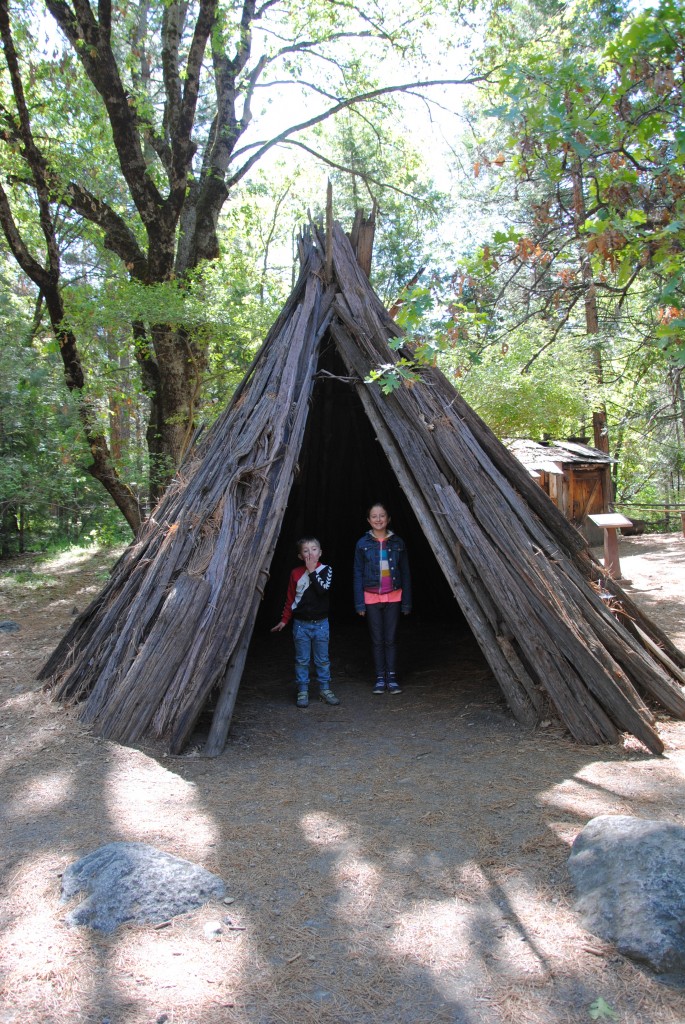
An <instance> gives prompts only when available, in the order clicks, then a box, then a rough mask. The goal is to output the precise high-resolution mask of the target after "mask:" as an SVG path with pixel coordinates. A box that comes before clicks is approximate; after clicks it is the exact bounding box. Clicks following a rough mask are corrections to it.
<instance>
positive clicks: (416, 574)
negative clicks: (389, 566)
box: [245, 344, 495, 701]
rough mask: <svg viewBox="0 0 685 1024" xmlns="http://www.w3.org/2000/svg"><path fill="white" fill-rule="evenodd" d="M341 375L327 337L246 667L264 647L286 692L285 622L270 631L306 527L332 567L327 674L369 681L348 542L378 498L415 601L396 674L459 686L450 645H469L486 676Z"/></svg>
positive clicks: (343, 684)
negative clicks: (435, 676) (281, 629)
mask: <svg viewBox="0 0 685 1024" xmlns="http://www.w3.org/2000/svg"><path fill="white" fill-rule="evenodd" d="M345 378H346V372H345V368H344V366H343V364H342V361H341V360H340V357H339V356H338V355H337V352H336V350H335V348H334V347H333V345H330V344H324V345H323V346H322V351H321V356H320V359H319V364H318V367H317V379H316V383H315V385H314V389H313V392H312V398H311V408H310V412H309V418H308V423H307V428H306V431H305V436H304V441H303V445H302V449H301V452H300V456H299V463H298V465H299V469H298V473H297V476H296V478H295V480H294V482H293V486H292V488H291V491H290V495H289V498H288V505H287V508H286V512H285V515H284V519H283V525H282V527H281V531H280V536H279V539H278V542H277V545H276V550H275V552H274V557H273V561H272V563H271V568H270V574H269V581H268V583H267V586H266V588H265V592H264V599H263V601H262V604H261V607H260V610H259V613H258V616H257V620H256V623H255V631H254V634H253V638H252V643H251V647H250V653H249V654H248V659H247V662H246V666H245V671H246V677H247V678H249V677H250V673H251V670H255V671H256V673H257V674H260V673H259V671H258V670H257V665H258V662H259V659H261V658H262V657H263V656H264V655H265V646H266V648H268V651H267V652H266V654H267V656H268V658H269V666H270V667H269V673H272V674H274V673H275V674H277V675H278V679H279V685H280V686H281V689H282V696H283V700H284V701H286V700H288V701H289V700H290V698H291V689H292V687H291V686H290V685H289V684H290V681H291V679H292V674H293V651H292V643H291V640H290V635H289V631H287V633H285V634H283V635H282V636H279V637H278V638H274V637H271V636H270V634H269V631H270V629H271V627H272V626H273V625H274V624H275V623H276V622H277V621H278V620H279V618H280V615H281V612H282V609H283V601H284V597H285V589H286V583H287V579H288V574H289V572H290V570H291V569H292V568H293V566H294V565H296V564H297V554H296V550H295V545H296V541H297V540H298V538H300V537H303V536H309V535H312V536H316V537H318V538H319V539H320V541H321V544H322V548H323V561H324V562H327V563H328V564H330V565H331V566H332V567H333V572H334V576H333V581H334V582H333V590H332V593H331V611H330V618H331V644H330V649H331V659H332V664H333V668H334V673H335V670H336V669H337V670H338V671H341V670H342V671H343V672H344V673H345V676H348V674H349V676H350V678H349V679H346V678H342V679H339V680H337V684H338V685H339V686H340V689H341V696H342V697H343V698H344V697H345V696H346V688H347V686H348V683H349V685H350V686H352V687H354V686H357V685H359V683H358V682H357V679H360V680H363V681H364V682H366V683H368V682H369V681H370V680H371V677H372V662H371V651H370V646H369V640H368V636H367V630H366V624H365V623H364V622H362V621H361V620H360V619H359V616H357V615H356V613H355V610H354V605H353V599H352V561H353V555H354V546H355V543H356V541H357V540H358V538H359V537H360V536H361V535H362V534H363V533H364V531H365V530H366V529H368V524H367V522H366V512H367V509H368V507H369V506H370V505H371V504H372V503H373V502H375V501H382V502H383V504H385V505H386V506H387V508H388V509H389V511H390V513H391V516H392V523H391V529H393V530H394V531H396V532H397V533H398V534H399V535H400V536H401V537H402V538H403V539H404V541H405V543H406V545H407V550H408V553H409V562H410V568H411V573H412V592H413V610H412V614H411V616H409V617H407V618H406V619H405V618H403V619H402V622H401V627H400V631H399V649H400V656H401V666H400V667H401V671H402V676H403V682H404V683H405V684H407V683H408V682H409V684H410V683H411V676H412V675H413V673H419V674H420V677H421V680H422V681H423V682H425V681H426V679H427V678H430V676H431V672H432V671H435V672H439V673H440V674H441V675H442V676H449V678H450V679H454V685H456V686H458V685H459V678H460V673H459V672H458V664H457V662H456V659H455V645H458V646H459V647H460V646H461V645H463V646H464V647H465V648H467V649H468V651H469V659H468V662H469V664H473V660H474V659H475V662H476V663H477V666H478V668H479V669H481V672H479V673H478V674H479V677H481V678H483V677H488V676H489V675H490V673H489V670H488V667H487V663H486V661H485V658H484V657H483V655H482V654H481V652H480V649H479V648H478V645H477V642H476V640H475V638H474V636H473V634H472V632H471V629H470V627H469V625H468V622H467V621H466V619H465V618H464V616H463V614H462V612H461V609H460V608H459V604H458V603H457V601H456V599H455V597H454V595H453V593H452V591H451V589H450V587H449V585H448V583H447V581H446V579H445V577H444V574H443V573H442V570H441V569H440V566H439V565H438V562H437V560H436V557H435V555H434V553H433V550H432V548H431V546H430V544H429V542H428V541H427V539H426V537H425V535H424V533H423V530H422V529H421V524H420V523H419V521H418V519H417V517H416V515H415V514H414V512H413V510H412V508H411V505H410V504H409V501H408V500H407V498H406V496H405V494H404V493H403V491H402V488H401V487H400V485H399V483H398V480H397V477H396V476H395V474H394V472H393V470H392V467H391V466H390V464H389V462H388V459H387V457H386V455H385V453H384V451H383V449H382V447H381V445H380V443H379V441H378V439H377V438H376V436H375V433H374V430H373V427H372V426H371V423H370V422H369V419H368V416H367V415H366V414H365V412H364V409H363V407H362V404H361V401H360V399H359V397H358V395H357V393H356V390H355V389H354V387H353V386H351V384H350V383H349V382H348V381H347V380H346V379H345ZM448 638H449V639H448ZM276 659H277V660H276ZM407 673H408V674H409V679H407ZM493 685H495V684H494V678H493ZM248 693H249V690H248ZM248 699H249V697H248Z"/></svg>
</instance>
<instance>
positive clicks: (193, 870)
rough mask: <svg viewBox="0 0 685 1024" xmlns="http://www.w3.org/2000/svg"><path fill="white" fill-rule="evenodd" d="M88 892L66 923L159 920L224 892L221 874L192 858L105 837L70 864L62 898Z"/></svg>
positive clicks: (111, 925) (105, 927)
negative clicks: (111, 841) (207, 868)
mask: <svg viewBox="0 0 685 1024" xmlns="http://www.w3.org/2000/svg"><path fill="white" fill-rule="evenodd" d="M79 892H87V893H89V895H88V897H87V898H86V899H85V900H84V901H83V902H82V903H79V905H78V906H77V907H75V908H74V910H72V911H70V912H69V913H68V914H67V916H66V922H67V924H71V925H86V926H88V927H90V928H95V929H97V930H98V931H102V932H112V931H114V929H115V928H116V927H117V926H118V925H120V924H122V923H123V922H124V921H136V922H140V923H151V924H160V923H161V922H162V921H168V920H169V918H171V917H176V915H177V914H184V913H186V912H187V911H189V910H196V909H197V908H198V907H201V906H202V905H203V903H206V902H207V901H208V900H211V899H221V898H223V896H225V894H226V887H225V885H224V883H223V882H222V880H221V879H220V878H219V877H218V876H217V875H213V874H212V873H211V872H209V871H206V870H205V868H202V867H200V866H199V865H198V864H192V863H191V862H190V861H188V860H182V859H181V858H180V857H173V856H172V855H171V854H169V853H164V852H163V851H162V850H157V849H155V847H154V846H148V845H147V844H146V843H108V844H107V846H101V847H100V848H99V849H97V850H94V851H93V852H92V853H89V854H88V855H87V856H85V857H82V858H81V860H77V861H76V862H75V863H74V864H70V865H69V867H68V868H67V870H66V871H65V872H64V874H63V876H62V902H63V903H64V902H66V901H67V900H70V899H72V897H73V896H75V895H76V894H77V893H79Z"/></svg>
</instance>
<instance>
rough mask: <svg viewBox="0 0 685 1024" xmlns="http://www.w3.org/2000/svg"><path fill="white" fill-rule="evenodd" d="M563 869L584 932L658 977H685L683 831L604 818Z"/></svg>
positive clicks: (596, 820)
mask: <svg viewBox="0 0 685 1024" xmlns="http://www.w3.org/2000/svg"><path fill="white" fill-rule="evenodd" d="M568 867H569V871H570V873H571V878H572V879H573V884H574V886H575V889H576V910H577V911H578V913H579V914H580V916H581V919H582V921H583V925H584V926H585V928H587V930H588V931H591V932H592V933H593V934H594V935H598V936H599V937H600V938H602V939H606V940H607V941H608V942H611V943H613V944H614V945H615V946H616V947H617V949H618V950H619V952H620V953H622V954H623V955H624V956H627V957H630V958H631V959H633V960H638V961H641V962H642V963H646V964H648V965H649V966H650V967H652V968H653V969H654V970H655V971H657V972H659V973H661V974H675V975H678V976H680V975H682V974H683V973H684V972H685V828H683V827H682V826H680V825H672V824H670V823H669V822H665V821H648V820H645V819H642V818H631V817H628V816H627V815H608V814H603V815H601V816H600V817H597V818H593V819H592V821H590V822H588V824H587V825H586V826H585V828H584V829H583V831H582V832H581V833H580V835H578V836H577V837H576V840H575V842H574V843H573V847H572V849H571V855H570V857H569V861H568Z"/></svg>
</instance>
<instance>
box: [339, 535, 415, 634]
mask: <svg viewBox="0 0 685 1024" xmlns="http://www.w3.org/2000/svg"><path fill="white" fill-rule="evenodd" d="M385 544H386V548H387V551H388V563H389V566H390V578H391V579H392V587H393V590H400V589H401V590H402V611H403V612H404V613H405V614H406V613H407V612H410V611H411V577H410V575H409V559H408V558H407V549H406V547H405V546H404V541H403V540H402V538H401V537H398V536H397V534H395V533H390V532H389V533H388V536H387V538H386V541H385ZM352 583H353V587H354V608H355V611H357V612H363V611H364V607H365V606H364V591H365V590H376V591H380V585H381V565H380V544H379V542H378V541H377V540H376V538H375V537H374V535H373V533H372V532H371V530H369V531H368V533H365V534H364V536H363V537H360V539H359V540H358V541H357V546H356V547H355V549H354V568H353V572H352Z"/></svg>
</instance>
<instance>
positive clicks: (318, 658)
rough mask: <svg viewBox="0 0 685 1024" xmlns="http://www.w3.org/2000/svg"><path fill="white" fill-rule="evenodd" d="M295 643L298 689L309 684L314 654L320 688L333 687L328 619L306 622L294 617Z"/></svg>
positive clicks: (327, 688)
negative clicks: (329, 655)
mask: <svg viewBox="0 0 685 1024" xmlns="http://www.w3.org/2000/svg"><path fill="white" fill-rule="evenodd" d="M293 642H294V644H295V682H296V683H297V687H298V689H300V688H302V689H304V688H306V687H308V686H309V662H310V661H311V658H312V655H313V656H314V667H315V669H316V679H317V682H318V684H319V689H320V690H330V688H331V663H330V661H329V660H328V619H319V620H318V621H317V622H305V621H304V620H303V619H293Z"/></svg>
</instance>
